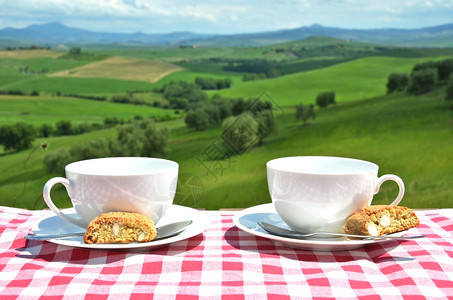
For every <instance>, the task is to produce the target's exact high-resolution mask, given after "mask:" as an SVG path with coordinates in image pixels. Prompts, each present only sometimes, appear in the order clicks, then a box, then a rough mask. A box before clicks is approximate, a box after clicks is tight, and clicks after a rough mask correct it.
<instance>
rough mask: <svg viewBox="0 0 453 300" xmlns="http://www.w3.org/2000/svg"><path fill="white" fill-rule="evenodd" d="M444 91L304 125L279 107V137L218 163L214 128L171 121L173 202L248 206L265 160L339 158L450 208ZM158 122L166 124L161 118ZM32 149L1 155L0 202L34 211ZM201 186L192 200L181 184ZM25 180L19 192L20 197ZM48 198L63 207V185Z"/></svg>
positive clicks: (385, 195) (36, 172) (67, 141)
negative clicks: (373, 168) (194, 128)
mask: <svg viewBox="0 0 453 300" xmlns="http://www.w3.org/2000/svg"><path fill="white" fill-rule="evenodd" d="M443 93H444V91H443V90H437V91H435V92H433V93H431V94H427V95H424V96H418V97H414V96H407V95H406V94H404V93H402V94H395V95H389V96H382V97H377V98H371V99H365V100H360V101H351V102H343V103H340V104H338V105H337V106H335V107H330V108H328V109H325V110H319V111H317V118H316V119H315V120H314V121H312V124H311V125H310V126H307V127H304V128H301V126H300V125H301V124H298V123H297V122H296V121H295V117H294V114H295V111H294V109H292V108H290V107H288V108H285V110H284V113H283V114H281V115H280V116H279V117H278V118H277V120H278V125H279V132H278V134H276V135H274V136H272V137H270V138H268V139H267V140H266V141H265V145H264V146H262V147H258V148H255V149H253V150H252V151H251V152H249V153H246V154H243V155H239V156H233V157H231V158H229V159H226V160H223V161H212V160H208V159H207V157H206V155H205V153H206V152H205V151H206V150H208V149H209V147H212V146H213V145H215V144H218V143H221V138H220V133H221V132H220V129H219V128H214V129H211V130H207V131H205V132H195V133H194V132H190V131H189V130H188V129H186V128H185V126H184V124H183V122H182V121H172V122H171V123H170V125H171V127H172V134H171V141H170V148H171V150H172V151H171V154H170V155H169V156H168V157H167V158H169V159H172V160H175V161H177V162H178V163H179V164H180V178H181V182H180V183H179V187H178V194H177V196H176V199H175V203H179V204H182V205H187V206H191V207H204V208H207V209H217V208H222V207H249V206H251V205H256V204H260V203H267V202H269V201H270V198H269V195H268V191H267V182H266V169H265V164H266V162H267V161H268V160H270V159H273V158H276V157H282V156H294V155H330V156H345V157H353V158H359V159H365V160H369V161H373V162H375V163H377V164H378V165H379V166H380V171H379V175H383V174H386V173H393V174H397V175H399V176H400V177H401V178H402V179H403V180H404V182H405V184H406V195H405V197H404V199H403V201H402V203H401V204H402V205H407V206H410V207H414V208H415V207H417V208H426V207H452V206H453V187H452V186H451V184H450V182H452V180H453V173H452V172H451V169H453V156H452V154H453V143H452V142H453V136H452V129H453V123H452V118H453V115H452V112H451V111H450V110H448V109H447V108H446V102H445V101H444V99H443V98H444V96H443V95H444V94H443ZM159 126H165V124H163V123H161V124H159ZM109 136H110V137H113V136H115V131H114V130H113V129H111V130H106V131H98V132H92V133H89V134H85V135H80V136H74V137H58V138H50V139H49V140H48V142H49V148H48V150H46V151H48V152H50V151H58V149H60V148H63V147H68V146H70V145H71V144H74V143H81V142H84V141H87V140H90V139H93V138H99V137H109ZM30 152H31V150H27V151H23V152H20V153H15V154H11V155H5V156H2V157H0V173H1V174H2V176H1V180H0V195H1V196H0V197H1V198H0V204H1V205H12V204H14V205H17V206H21V207H29V208H38V207H41V206H42V205H43V202H42V199H41V198H40V192H41V189H42V187H43V185H44V183H45V182H46V181H47V180H48V179H49V178H50V177H52V176H56V175H60V174H46V173H45V171H44V165H43V163H42V159H43V157H44V155H45V152H42V151H41V150H39V151H36V152H35V153H33V155H32V157H31V159H30V160H28V161H27V165H26V168H27V170H28V172H25V169H24V162H25V161H26V159H27V156H28V155H29V153H30ZM189 179H192V184H193V182H196V185H198V186H199V187H200V188H201V191H202V192H203V193H202V196H201V197H194V196H193V193H192V192H193V191H192V190H191V188H190V186H189V184H187V181H188V180H189ZM25 180H27V181H26V182H27V186H26V190H25V194H24V196H22V197H19V198H18V199H17V200H16V201H14V199H15V198H17V197H18V195H20V194H21V192H22V188H23V186H24V182H25ZM396 193H397V191H396V185H395V186H394V184H393V183H386V184H384V185H383V187H382V190H381V192H380V193H379V194H378V195H377V196H376V197H375V199H376V202H375V203H389V202H391V201H392V200H393V198H394V197H395V196H396ZM54 195H55V196H54V197H56V198H58V199H59V200H58V202H59V203H60V205H63V206H70V202H69V200H68V199H67V196H65V192H64V190H63V188H62V187H60V188H59V189H56V190H55V191H54Z"/></svg>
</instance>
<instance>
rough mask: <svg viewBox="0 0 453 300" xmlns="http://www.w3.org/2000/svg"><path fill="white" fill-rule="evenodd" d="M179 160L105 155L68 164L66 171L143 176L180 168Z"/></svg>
mask: <svg viewBox="0 0 453 300" xmlns="http://www.w3.org/2000/svg"><path fill="white" fill-rule="evenodd" d="M178 167H179V165H178V163H177V162H174V161H171V160H167V159H162V158H154V157H105V158H93V159H87V160H80V161H76V162H73V163H70V164H68V165H67V166H66V167H65V171H66V173H68V172H69V173H72V174H79V175H86V176H103V177H107V176H112V177H118V176H142V175H151V174H159V173H165V172H168V171H169V170H172V169H174V168H178Z"/></svg>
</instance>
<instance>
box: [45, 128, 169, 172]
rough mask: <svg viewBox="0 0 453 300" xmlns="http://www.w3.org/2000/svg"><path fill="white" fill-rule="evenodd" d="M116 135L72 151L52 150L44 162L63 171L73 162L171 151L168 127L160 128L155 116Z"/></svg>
mask: <svg viewBox="0 0 453 300" xmlns="http://www.w3.org/2000/svg"><path fill="white" fill-rule="evenodd" d="M117 130H118V136H117V138H116V139H97V140H92V141H89V142H87V143H83V144H76V145H74V146H72V147H71V148H70V149H69V151H68V150H61V151H60V152H57V153H52V152H51V153H48V154H47V155H46V156H45V157H44V164H45V165H46V170H47V171H48V172H60V173H61V172H63V171H64V167H65V166H66V165H67V164H68V163H71V162H74V161H78V160H83V159H91V158H98V157H112V156H144V157H152V156H163V155H165V154H167V153H168V151H169V150H168V148H167V142H168V138H169V135H170V132H169V130H168V129H167V128H163V129H157V128H156V126H155V122H154V121H153V120H151V119H146V120H140V121H135V122H133V123H132V124H127V125H122V126H119V127H118V128H117Z"/></svg>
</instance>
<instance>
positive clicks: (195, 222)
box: [33, 205, 211, 250]
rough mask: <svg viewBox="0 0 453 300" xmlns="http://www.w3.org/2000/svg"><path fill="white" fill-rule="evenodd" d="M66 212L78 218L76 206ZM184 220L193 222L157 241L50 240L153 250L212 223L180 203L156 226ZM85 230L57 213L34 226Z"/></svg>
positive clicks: (36, 230)
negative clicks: (181, 230) (171, 235)
mask: <svg viewBox="0 0 453 300" xmlns="http://www.w3.org/2000/svg"><path fill="white" fill-rule="evenodd" d="M62 211H63V212H64V213H65V214H69V215H70V216H71V217H75V218H77V214H76V213H75V210H74V208H68V209H64V210H62ZM184 220H192V224H190V225H189V226H188V227H187V228H186V230H184V231H183V232H181V233H180V234H178V235H176V236H173V237H170V238H167V239H163V240H157V241H151V242H148V243H129V244H85V243H84V242H83V238H82V237H81V236H77V237H70V238H65V239H51V240H48V241H49V242H51V243H54V244H58V245H64V246H69V247H79V248H89V249H110V250H121V249H123V250H131V249H138V250H152V249H156V248H160V247H162V246H165V245H168V244H171V243H175V242H179V241H182V240H186V239H188V238H191V237H193V236H196V235H198V234H200V233H202V232H203V231H205V230H206V229H207V228H208V227H209V224H211V219H210V217H209V216H208V215H206V214H203V213H202V212H201V211H198V210H196V209H193V208H190V207H185V206H179V205H172V206H171V207H170V208H169V209H168V210H167V212H166V213H165V215H164V216H163V217H162V218H161V219H160V220H159V222H158V224H157V225H156V226H162V225H165V224H168V223H172V222H177V221H184ZM81 231H82V232H83V229H81V228H80V227H78V226H75V225H73V224H71V223H69V222H67V221H65V220H63V219H62V218H60V217H58V216H57V215H54V216H50V217H46V218H44V219H42V220H41V221H40V222H38V223H37V224H36V225H35V226H34V227H33V232H34V233H43V234H44V233H71V232H81Z"/></svg>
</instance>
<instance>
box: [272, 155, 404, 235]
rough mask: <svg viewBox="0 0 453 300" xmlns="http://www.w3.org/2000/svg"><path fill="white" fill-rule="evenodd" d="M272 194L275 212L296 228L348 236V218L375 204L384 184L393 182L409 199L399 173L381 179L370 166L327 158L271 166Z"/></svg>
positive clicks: (295, 159)
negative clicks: (346, 233)
mask: <svg viewBox="0 0 453 300" xmlns="http://www.w3.org/2000/svg"><path fill="white" fill-rule="evenodd" d="M266 167H267V180H268V186H269V192H270V195H271V199H272V202H273V203H274V206H275V210H276V211H277V213H278V215H279V216H280V217H281V218H282V220H283V221H284V222H285V223H286V224H288V226H289V227H291V228H292V229H293V230H296V231H300V232H314V231H333V232H343V227H344V224H345V222H346V219H347V218H348V217H349V216H351V215H352V214H354V213H356V212H359V211H360V210H361V209H362V208H364V207H365V206H368V205H371V201H372V200H373V196H374V194H377V193H378V192H379V188H380V186H381V184H382V183H383V182H384V181H387V180H393V181H395V182H396V183H397V184H398V186H399V193H398V196H397V197H396V199H395V200H394V201H393V202H392V203H391V204H392V205H397V204H398V203H399V202H400V201H401V199H402V198H403V195H404V183H403V181H402V180H401V178H399V177H398V176H396V175H383V176H381V177H379V178H378V169H379V167H378V166H377V165H376V164H374V163H371V162H367V161H363V160H358V159H351V158H342V157H328V156H298V157H283V158H277V159H274V160H271V161H269V162H268V163H267V165H266Z"/></svg>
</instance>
